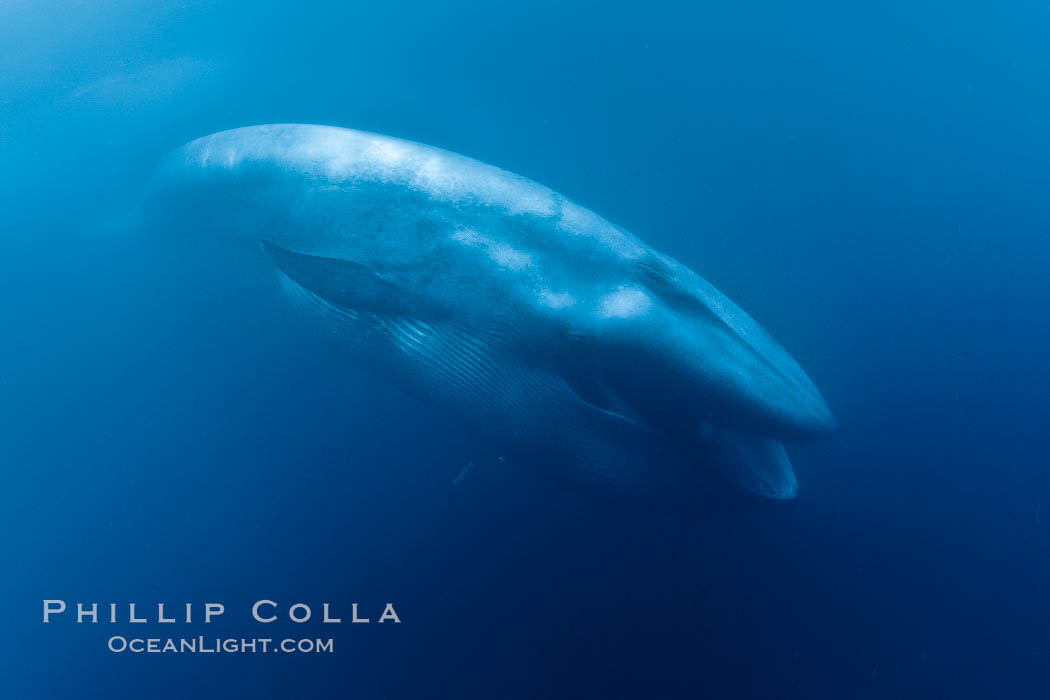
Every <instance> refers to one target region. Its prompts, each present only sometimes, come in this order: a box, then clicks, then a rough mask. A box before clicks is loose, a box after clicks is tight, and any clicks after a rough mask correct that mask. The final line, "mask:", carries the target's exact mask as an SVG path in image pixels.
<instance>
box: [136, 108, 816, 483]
mask: <svg viewBox="0 0 1050 700" xmlns="http://www.w3.org/2000/svg"><path fill="white" fill-rule="evenodd" d="M152 195H153V203H154V205H155V206H156V207H157V211H160V212H163V217H164V221H165V222H166V225H170V226H173V227H175V228H179V227H192V228H194V229H197V230H201V229H203V230H204V231H205V233H206V234H207V235H214V236H223V237H230V238H235V239H239V240H249V241H255V242H257V243H258V245H259V248H261V249H262V250H263V251H264V253H265V254H266V255H267V256H268V257H269V259H270V260H271V261H272V263H273V265H274V266H275V267H276V269H277V270H278V271H279V274H278V279H279V280H280V281H281V283H282V284H283V286H284V287H285V288H286V289H287V291H288V293H289V296H290V298H292V299H294V300H295V301H296V302H297V303H299V304H300V305H301V306H302V307H303V309H305V310H306V311H307V312H308V313H309V314H311V315H312V316H313V317H314V318H317V319H319V320H322V321H323V322H324V323H326V324H327V325H328V326H329V327H330V328H332V329H333V330H334V331H335V332H336V333H337V334H338V335H339V337H340V338H342V339H343V342H344V343H345V346H346V348H347V352H348V353H349V354H350V356H351V357H352V358H353V360H354V361H355V362H366V363H368V364H369V365H370V366H372V367H374V368H375V370H376V371H378V372H380V373H381V374H382V376H384V377H386V378H387V379H388V380H389V381H391V382H394V383H397V384H399V385H401V386H403V387H405V388H407V389H408V390H409V391H411V392H414V393H415V394H417V395H419V396H420V397H422V398H424V399H427V400H429V401H430V402H431V403H433V404H435V405H437V406H439V407H442V408H444V409H449V410H453V411H455V412H456V413H457V414H458V415H460V416H462V417H463V418H464V419H465V420H467V421H468V422H469V423H471V424H473V425H474V426H476V427H477V428H479V429H481V430H482V431H484V433H485V434H486V435H487V436H488V437H489V438H490V439H492V440H494V441H495V442H496V443H498V444H499V445H501V446H502V449H503V450H504V451H505V452H506V453H507V454H512V455H522V456H527V457H533V458H536V460H537V461H540V462H542V463H544V464H548V465H555V466H556V467H557V468H559V469H562V468H564V469H566V470H568V471H570V472H572V473H576V474H578V475H585V476H587V477H589V478H591V479H593V480H597V481H600V482H604V483H612V484H624V485H642V484H660V485H662V486H664V487H670V488H679V487H680V486H681V485H684V484H687V483H693V482H697V483H705V480H707V479H708V478H709V476H710V475H713V474H715V475H721V477H724V478H726V479H728V480H729V481H730V482H732V483H734V484H736V485H738V486H740V487H742V488H744V489H746V490H748V491H751V492H753V493H756V494H759V495H762V496H766V497H770V498H781V499H782V498H791V497H793V496H795V494H796V491H797V481H796V479H795V475H794V473H793V471H792V468H791V464H790V462H789V461H788V458H787V455H786V453H785V450H784V447H783V444H782V443H783V441H785V440H788V441H790V440H800V439H806V438H812V437H815V436H819V435H822V434H826V433H828V432H830V431H832V430H833V429H834V427H835V424H834V419H833V418H832V415H831V412H830V410H829V409H828V406H827V404H826V403H825V402H824V400H823V398H822V397H821V395H820V393H819V392H818V391H817V389H816V387H815V386H814V385H813V383H812V382H811V381H810V379H809V378H808V377H807V376H806V374H805V372H804V371H803V370H802V369H801V368H800V367H799V365H798V364H797V363H796V362H795V361H794V360H793V359H792V358H791V357H790V356H789V355H788V354H787V352H786V351H785V350H784V349H783V348H782V347H781V346H780V345H779V344H777V342H776V341H775V340H773V339H772V338H771V337H770V336H769V335H768V334H767V333H766V332H765V331H764V330H763V329H762V328H761V327H760V326H759V325H758V324H757V323H756V322H755V321H754V320H752V319H751V317H749V316H748V315H747V314H746V313H744V312H743V311H742V310H741V309H740V308H738V307H737V306H736V305H735V304H734V303H733V302H731V301H730V300H729V299H728V298H726V297H725V296H724V295H723V294H721V293H720V292H719V291H718V290H716V289H715V288H714V287H713V286H712V285H711V284H709V283H708V282H707V281H705V280H704V279H702V278H701V277H700V276H698V275H697V274H696V273H694V272H692V271H691V270H690V269H688V268H687V267H685V266H684V265H682V264H681V263H679V262H677V261H676V260H674V259H672V258H670V257H668V256H667V255H664V254H662V253H659V252H657V251H655V250H653V249H652V248H650V247H649V246H647V245H645V244H644V243H643V242H642V241H640V240H639V239H638V238H636V237H635V236H633V235H632V234H630V233H629V232H627V231H625V230H624V229H622V228H620V227H618V226H615V225H613V224H611V223H609V222H608V221H606V220H605V219H603V218H602V217H600V216H598V215H597V214H595V213H593V212H591V211H589V210H588V209H586V208H584V207H581V206H579V205H577V204H575V203H573V202H572V201H570V200H568V199H566V198H565V197H563V196H561V195H560V194H558V193H556V192H554V191H552V190H550V189H548V188H546V187H544V186H542V185H539V184H537V183H535V182H532V181H530V180H527V179H525V178H522V177H519V176H517V175H514V174H512V173H509V172H507V171H504V170H501V169H499V168H496V167H493V166H490V165H486V164H484V163H481V162H479V161H476V160H473V159H471V158H467V157H465V156H461V155H457V154H454V153H451V152H448V151H444V150H441V149H437V148H433V147H429V146H426V145H422V144H418V143H413V142H409V141H404V140H400V139H396V138H391V137H387V136H381V135H377V134H371V133H365V132H361V131H355V130H351V129H343V128H336V127H328V126H312V125H296V124H275V125H265V126H254V127H245V128H240V129H234V130H231V131H224V132H220V133H216V134H212V135H210V136H205V137H203V138H200V139H197V140H195V141H192V142H190V143H188V144H186V145H185V146H183V147H182V148H180V149H178V150H177V151H175V152H173V153H172V154H170V155H169V156H168V157H167V159H166V160H165V161H164V163H163V165H162V167H161V168H160V169H159V171H158V174H157V176H156V178H155V183H154V187H153V191H152Z"/></svg>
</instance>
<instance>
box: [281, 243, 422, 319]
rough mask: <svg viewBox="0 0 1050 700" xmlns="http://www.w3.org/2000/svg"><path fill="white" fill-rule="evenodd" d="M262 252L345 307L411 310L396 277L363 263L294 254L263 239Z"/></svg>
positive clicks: (305, 285)
mask: <svg viewBox="0 0 1050 700" xmlns="http://www.w3.org/2000/svg"><path fill="white" fill-rule="evenodd" d="M261 246H262V249H263V252H265V253H266V255H267V256H268V257H269V258H270V260H272V261H273V263H274V265H276V266H277V268H278V269H279V270H280V271H281V272H282V273H284V274H285V275H287V276H288V277H290V278H291V279H293V280H295V283H296V284H298V285H299V286H301V287H302V288H303V289H305V290H307V291H309V292H311V293H313V294H316V295H317V296H318V297H320V298H322V299H324V300H326V301H328V302H330V303H332V304H336V305H338V306H341V307H343V308H345V309H352V310H354V311H367V312H370V313H378V314H390V315H403V314H408V313H411V312H412V311H413V310H414V308H413V307H414V305H413V303H412V300H411V299H410V298H408V295H406V294H405V291H404V289H403V288H402V287H401V286H400V285H399V284H398V283H397V280H396V279H395V278H394V277H393V276H392V275H389V274H386V273H383V272H381V271H379V270H376V269H375V268H373V267H371V266H369V265H366V264H364V263H360V262H356V261H354V260H343V259H339V258H325V257H321V256H318V255H306V254H304V253H296V252H294V251H291V250H287V249H286V248H282V247H280V246H277V245H274V244H273V243H269V242H266V241H263V242H262V243H261Z"/></svg>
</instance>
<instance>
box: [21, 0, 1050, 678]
mask: <svg viewBox="0 0 1050 700" xmlns="http://www.w3.org/2000/svg"><path fill="white" fill-rule="evenodd" d="M1007 5H1008V6H999V5H997V4H994V3H986V2H960V1H959V0H952V1H950V2H949V1H945V2H913V1H910V0H909V1H908V2H888V3H870V4H868V5H857V4H856V3H842V2H831V1H830V0H821V1H819V2H807V1H805V0H802V1H800V2H793V3H772V2H749V1H746V0H745V1H742V2H732V3H730V2H722V3H709V2H703V3H685V2H683V3H668V2H660V1H653V2H645V3H641V4H637V5H634V4H623V3H617V2H591V3H588V2H564V1H560V2H553V1H544V2H534V3H526V4H513V3H487V2H479V1H477V0H473V1H471V2H466V1H452V2H445V3H434V2H424V1H422V0H417V2H399V1H394V2H384V3H378V2H372V3H367V4H364V3H337V2H331V3H322V2H316V1H313V0H300V1H298V2H294V3H285V2H273V1H270V0H267V1H264V2H168V1H165V2H149V3H146V2H130V1H116V0H108V1H107V2H102V3H96V2H82V3H73V2H68V3H67V2H53V1H42V0H32V1H30V0H12V1H10V2H5V3H3V5H2V6H0V204H2V206H0V300H2V301H0V468H2V471H0V474H2V476H0V533H2V539H0V601H2V606H0V614H2V618H0V619H2V626H0V694H2V695H3V697H11V698H82V697H98V698H107V699H118V698H140V697H144V696H148V697H157V698H169V697H170V698H186V697H195V698H211V697H216V698H218V697H267V698H293V697H304V698H305V697H325V698H327V697H355V698H393V697H412V698H414V697H478V698H503V697H506V698H526V697H559V696H560V697H580V696H584V697H632V698H637V697H661V698H662V697H710V698H737V697H741V698H746V697H777V698H792V697H799V698H879V699H884V698H895V697H901V698H921V697H928V698H949V697H951V698H1010V699H1017V698H1045V697H1047V696H1048V695H1050V475H1048V469H1047V468H1048V466H1050V465H1048V458H1047V454H1048V448H1050V425H1048V424H1050V420H1048V417H1050V411H1048V396H1050V393H1048V389H1050V369H1048V367H1047V360H1048V357H1050V311H1048V308H1050V282H1048V280H1050V204H1048V200H1047V193H1048V192H1050V169H1048V167H1047V163H1048V162H1050V131H1048V125H1050V49H1048V48H1047V46H1048V44H1047V39H1046V37H1047V31H1046V28H1047V27H1048V26H1050V6H1047V5H1046V4H1045V3H1042V2H1039V3H1037V2H1027V3H1024V2H1022V3H1008V4H1007ZM275 121H297V122H315V123H326V124H337V125H343V126H351V127H355V128H361V129H368V130H373V131H379V132H383V133H388V134H391V135H395V136H401V137H405V138H411V139H415V140H419V141H423V142H426V143H430V144H433V145H437V146H442V147H446V148H449V149H451V150H454V151H458V152H461V153H464V154H467V155H471V156H474V157H477V158H480V159H481V160H484V161H487V162H490V163H494V164H496V165H499V166H502V167H505V168H508V169H510V170H513V171H515V172H518V173H521V174H523V175H525V176H527V177H531V178H533V179H535V180H538V181H540V182H542V183H544V184H547V185H549V186H551V187H553V188H554V189H556V190H559V191H561V192H562V193H564V194H565V195H567V196H569V197H571V198H573V199H575V200H577V201H579V202H580V203H582V204H584V205H585V206H588V207H590V208H592V209H594V210H595V211H597V212H599V213H601V214H603V215H604V216H606V217H607V218H609V219H610V220H612V221H614V222H616V223H618V224H620V225H623V226H624V227H626V228H628V229H629V230H631V231H633V232H635V233H637V234H638V235H639V236H641V237H642V238H643V239H645V240H646V241H647V242H649V243H651V244H653V245H654V246H655V247H657V248H659V249H661V250H663V251H666V252H668V253H670V254H672V255H674V256H675V257H677V258H679V259H680V260H682V261H684V262H686V263H687V264H689V265H690V266H692V267H694V268H695V269H696V270H698V271H699V272H700V273H701V274H703V275H705V276H706V277H707V278H708V279H710V280H711V281H712V282H714V283H715V284H716V285H717V286H718V287H719V288H721V289H722V290H723V291H725V292H726V293H727V294H729V295H730V296H731V297H732V298H733V299H734V300H736V301H737V302H738V303H740V304H741V305H742V306H743V307H744V308H745V309H747V310H749V311H750V312H751V313H752V314H753V315H754V316H755V317H756V318H757V319H759V321H760V322H762V323H763V324H764V325H765V326H766V327H767V328H768V329H769V330H770V331H771V332H772V333H773V334H774V335H775V336H776V337H777V338H778V339H780V340H781V341H782V342H783V344H784V345H785V346H786V347H787V348H788V350H789V351H790V352H791V353H792V354H793V355H794V356H795V357H796V358H797V359H798V360H799V361H800V362H801V363H802V364H803V366H805V367H806V368H807V370H808V371H809V373H810V375H811V376H812V377H813V378H814V380H815V381H816V383H817V384H818V386H820V387H821V389H822V391H823V392H824V394H825V396H826V397H827V399H828V401H829V403H830V404H831V406H832V407H833V409H834V410H835V412H836V415H837V417H838V420H839V423H840V424H841V426H842V430H841V431H840V433H839V434H838V435H837V436H836V437H834V438H833V439H831V440H827V441H823V442H818V443H814V444H812V445H806V446H802V447H795V448H792V449H791V454H792V458H793V461H794V463H795V465H796V468H797V471H798V473H799V478H800V482H801V494H800V498H799V499H798V500H797V501H796V502H793V503H790V504H770V503H761V502H748V501H744V502H740V503H725V504H719V503H698V504H697V506H696V508H695V509H688V508H686V509H682V508H671V507H666V508H665V507H661V505H660V504H655V505H654V504H639V503H634V502H629V501H625V500H623V499H617V498H611V497H609V496H608V495H603V494H592V493H588V492H586V491H581V490H579V489H574V488H570V487H567V486H566V485H565V484H562V483H559V482H555V481H551V480H549V479H545V478H543V477H542V476H539V475H537V474H536V473H535V471H536V470H535V469H532V468H530V465H527V464H513V465H510V464H506V463H501V462H498V461H496V460H495V455H494V454H492V453H490V452H489V451H488V449H487V448H485V447H483V446H482V445H480V444H478V443H477V442H476V441H475V440H474V439H473V438H472V436H471V435H470V433H468V432H466V431H463V430H462V429H461V428H460V427H459V426H457V425H456V424H454V423H451V422H448V421H446V420H445V419H443V418H441V417H440V416H436V415H434V413H433V412H431V411H430V410H429V409H428V408H426V407H425V406H420V405H418V404H417V403H416V402H414V401H413V400H411V399H410V398H407V397H404V396H402V395H400V394H398V393H396V392H395V391H394V390H392V389H389V388H388V387H386V386H384V385H383V384H382V383H381V382H380V381H379V380H377V379H375V378H373V377H370V376H368V375H367V374H366V373H364V372H363V371H360V370H358V368H355V367H354V366H352V365H351V364H349V363H348V362H347V361H346V360H345V359H344V358H343V357H342V356H341V354H340V352H339V350H338V348H337V347H335V346H333V345H332V344H331V343H330V342H329V341H328V340H327V339H326V337H325V336H324V335H323V333H322V332H320V331H314V330H312V329H311V328H310V327H309V326H308V325H304V324H302V323H301V322H299V321H298V320H297V319H296V318H295V316H294V314H293V313H292V312H291V311H290V310H288V309H287V308H286V307H285V306H284V305H282V303H281V300H280V299H279V298H278V294H277V292H276V290H275V289H273V285H272V278H271V277H270V276H268V274H267V273H266V270H265V269H264V268H263V266H262V264H261V263H260V262H259V261H258V260H254V259H249V257H247V256H244V255H243V254H241V252H238V251H232V250H225V249H223V248H222V247H221V246H218V245H214V246H212V245H209V244H208V243H207V242H202V241H199V240H195V239H194V238H193V236H192V232H186V239H185V240H170V239H167V240H157V239H156V238H153V237H151V236H150V235H149V232H148V231H136V230H134V229H132V228H131V227H129V226H128V212H129V211H130V209H131V208H132V207H133V205H134V203H135V201H136V200H137V198H138V196H139V192H140V189H141V187H142V185H143V183H144V181H145V180H146V178H147V177H148V176H149V173H150V171H151V169H152V167H153V166H154V164H155V163H156V161H157V159H158V157H159V156H160V155H161V154H162V153H164V152H165V151H167V150H168V149H170V148H173V147H175V146H177V145H179V144H180V143H181V142H183V141H185V140H188V139H190V138H193V137H195V136H199V135H202V134H205V133H209V132H213V131H217V130H220V129H223V128H229V127H234V126H241V125H246V124H255V123H265V122H275ZM471 461H473V462H475V463H476V465H477V466H476V468H475V469H474V470H473V471H472V473H471V475H470V476H469V478H467V479H466V480H465V481H464V482H463V483H462V484H461V485H459V486H454V485H453V483H452V482H453V479H454V477H455V476H456V475H457V474H458V473H459V472H460V470H461V469H462V467H463V466H464V465H465V464H467V463H468V462H471ZM1044 501H1045V504H1044ZM260 597H267V598H274V599H277V600H280V601H282V602H285V603H291V602H295V601H302V602H307V603H312V604H315V605H319V604H320V603H321V602H324V601H332V602H333V603H334V604H336V605H340V604H342V606H343V608H344V609H343V613H344V617H348V611H347V610H346V608H347V607H348V606H349V603H350V602H351V601H355V600H356V601H360V602H361V603H362V604H363V605H365V606H377V605H378V606H381V604H382V603H383V602H386V601H387V600H391V601H394V602H395V603H396V604H397V607H398V611H399V612H400V614H401V616H402V619H403V620H404V624H402V625H400V626H397V627H394V626H392V625H384V626H377V625H370V626H367V627H365V626H360V627H354V628H351V627H350V626H349V625H345V624H344V625H343V626H342V627H340V628H337V629H334V630H331V629H324V628H322V626H320V625H312V624H310V625H304V626H302V627H301V628H299V629H296V630H292V631H291V632H293V633H294V634H295V635H296V636H324V637H327V636H330V635H331V636H334V637H335V638H336V646H337V651H338V653H336V654H335V655H323V656H301V657H291V656H274V657H271V656H262V655H259V656H250V655H245V656H224V657H216V656H191V655H184V656H172V655H167V656H159V655H156V656H146V655H140V656H132V655H128V654H125V655H113V654H108V653H107V652H106V651H105V639H106V638H107V637H108V636H109V635H110V634H113V633H114V631H115V630H114V628H113V627H111V626H109V625H98V626H96V627H90V626H88V625H81V626H80V627H77V626H75V625H71V624H55V625H49V626H46V627H45V626H44V625H42V624H40V621H39V616H40V600H41V599H43V598H64V599H66V600H68V601H70V602H73V601H77V600H81V601H88V602H90V601H99V602H109V601H119V602H128V601H138V602H140V603H142V604H148V603H153V602H156V601H158V600H165V601H169V602H172V603H181V602H184V601H195V602H203V601H207V600H219V601H223V602H225V603H226V604H227V606H228V612H227V615H226V616H225V622H224V626H218V627H219V628H220V630H222V631H223V633H229V634H233V635H235V636H252V635H257V636H278V637H279V636H282V635H283V633H284V632H287V631H288V630H277V629H273V628H262V627H261V626H257V625H251V624H248V623H247V622H245V621H244V620H245V619H246V616H247V608H248V606H249V605H250V603H251V602H252V601H253V600H255V599H257V598H260ZM376 612H378V609H377V610H376ZM125 627H126V626H124V627H119V626H118V627H117V628H116V629H117V630H118V631H119V630H123V629H124V628H125ZM149 629H150V630H151V632H150V633H151V634H155V635H160V636H165V635H167V634H168V633H169V631H168V630H167V629H164V628H161V629H160V630H158V628H157V626H156V625H151V626H149ZM218 631H219V630H208V632H209V633H214V632H218ZM203 632H204V629H203V627H202V626H192V627H187V626H178V627H176V628H175V629H174V630H172V631H171V632H170V633H171V634H179V635H182V634H186V635H193V634H198V633H203Z"/></svg>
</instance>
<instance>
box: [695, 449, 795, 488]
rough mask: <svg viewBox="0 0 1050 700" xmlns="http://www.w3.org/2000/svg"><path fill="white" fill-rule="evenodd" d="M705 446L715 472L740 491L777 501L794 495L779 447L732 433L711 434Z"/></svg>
mask: <svg viewBox="0 0 1050 700" xmlns="http://www.w3.org/2000/svg"><path fill="white" fill-rule="evenodd" d="M705 442H706V443H707V445H708V447H709V449H710V451H711V453H712V454H711V456H712V457H713V460H714V463H715V464H716V465H717V466H718V468H719V470H720V471H721V472H722V473H723V474H724V475H725V477H726V478H727V479H729V481H731V482H733V483H734V484H736V485H737V486H739V487H740V488H742V489H744V490H746V491H750V492H751V493H754V494H757V495H759V496H764V497H766V498H774V499H778V500H787V499H791V498H794V497H795V496H797V495H798V480H797V479H796V478H795V472H794V470H793V469H792V468H791V462H790V461H788V456H787V452H786V451H785V450H784V445H783V444H782V443H779V442H776V441H774V440H763V439H761V438H755V437H749V436H744V435H736V434H734V433H715V434H713V435H710V436H709V437H708V438H706V441H705Z"/></svg>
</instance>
